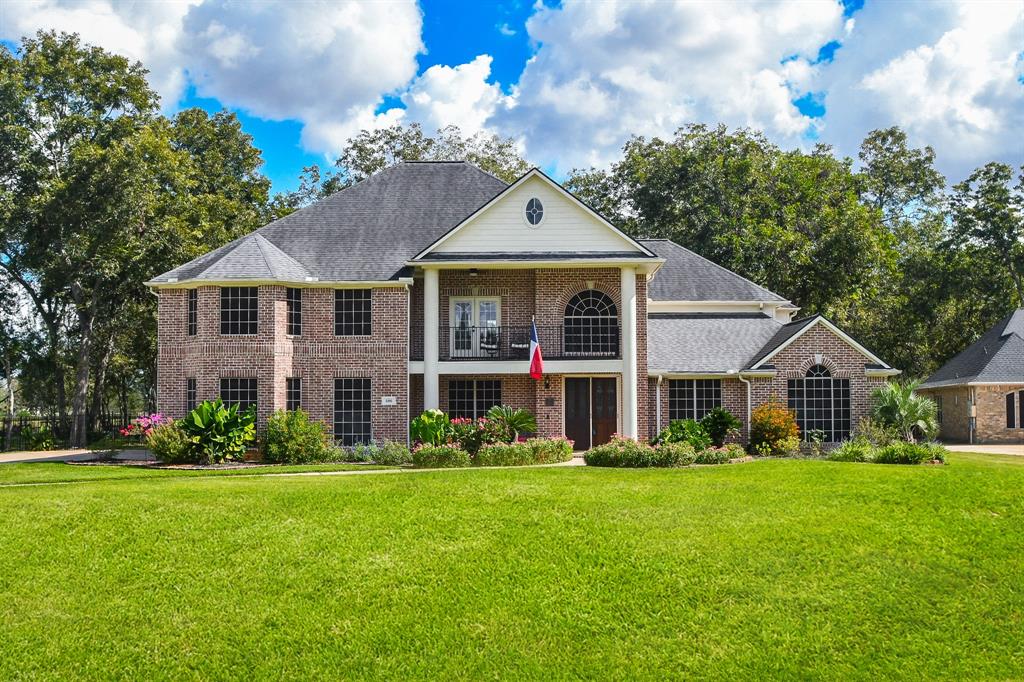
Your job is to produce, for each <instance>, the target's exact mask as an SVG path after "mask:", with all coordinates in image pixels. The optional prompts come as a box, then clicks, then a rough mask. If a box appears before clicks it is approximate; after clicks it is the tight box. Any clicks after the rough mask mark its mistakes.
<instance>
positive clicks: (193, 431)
mask: <svg viewBox="0 0 1024 682" xmlns="http://www.w3.org/2000/svg"><path fill="white" fill-rule="evenodd" d="M181 428H182V430H184V431H185V433H186V434H187V435H188V437H189V440H190V441H191V442H192V448H193V449H194V450H195V451H196V452H197V454H198V455H199V462H200V463H201V464H220V463H221V462H224V461H230V460H236V461H237V460H241V459H242V458H243V457H245V451H246V449H247V448H248V446H249V444H250V443H252V442H254V441H255V440H256V410H255V409H254V408H252V407H250V408H249V409H248V410H245V411H244V412H240V411H239V410H238V405H231V406H230V407H225V405H224V403H223V402H222V401H221V399H220V398H217V399H216V400H214V401H209V400H204V401H203V402H202V403H200V404H199V405H197V406H196V408H195V409H194V410H192V412H190V413H189V414H188V416H186V417H185V418H184V419H183V420H181Z"/></svg>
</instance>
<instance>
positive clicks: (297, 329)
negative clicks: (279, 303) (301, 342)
mask: <svg viewBox="0 0 1024 682" xmlns="http://www.w3.org/2000/svg"><path fill="white" fill-rule="evenodd" d="M287 300H288V336H302V289H291V288H290V289H288V299H287Z"/></svg>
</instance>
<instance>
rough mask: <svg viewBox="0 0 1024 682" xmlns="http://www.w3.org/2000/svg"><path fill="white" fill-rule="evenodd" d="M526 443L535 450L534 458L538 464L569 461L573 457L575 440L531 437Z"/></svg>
mask: <svg viewBox="0 0 1024 682" xmlns="http://www.w3.org/2000/svg"><path fill="white" fill-rule="evenodd" d="M526 444H527V445H529V446H530V448H531V449H532V450H533V460H534V461H535V462H536V463H537V464H553V463H555V462H568V461H569V460H570V459H572V446H573V442H572V441H571V440H569V439H568V438H562V437H558V438H531V439H529V440H527V441H526Z"/></svg>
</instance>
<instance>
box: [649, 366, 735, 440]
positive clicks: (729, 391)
mask: <svg viewBox="0 0 1024 682" xmlns="http://www.w3.org/2000/svg"><path fill="white" fill-rule="evenodd" d="M707 378H713V377H707ZM671 380H672V379H671V378H669V377H665V378H664V380H663V381H662V382H661V428H665V427H666V426H668V424H669V382H670V381H671ZM721 382H722V407H724V408H725V409H727V410H729V412H731V413H732V414H733V416H735V417H736V418H737V419H739V420H740V422H742V424H743V426H742V427H741V428H740V431H741V432H742V433H744V434H745V433H746V426H747V387H746V386H745V385H744V384H743V382H741V381H740V380H739V379H721ZM657 387H658V380H657V377H654V378H652V379H651V380H650V381H649V382H648V388H647V390H648V396H649V398H648V400H647V402H646V403H644V404H645V405H649V406H650V409H649V410H648V417H649V425H650V428H649V430H648V431H644V432H641V433H647V434H648V437H654V436H656V435H657V431H658V429H657V413H656V412H655V409H656V407H657V400H658V396H657ZM737 440H741V439H737Z"/></svg>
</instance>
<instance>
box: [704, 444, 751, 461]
mask: <svg viewBox="0 0 1024 682" xmlns="http://www.w3.org/2000/svg"><path fill="white" fill-rule="evenodd" d="M746 456H747V453H746V452H744V450H743V446H741V445H737V444H736V443H730V444H729V445H725V446H722V447H720V448H707V449H706V450H701V451H700V452H698V453H697V458H696V459H695V460H694V461H695V462H696V463H697V464H725V463H726V462H728V461H729V460H733V459H740V458H742V457H746Z"/></svg>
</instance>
